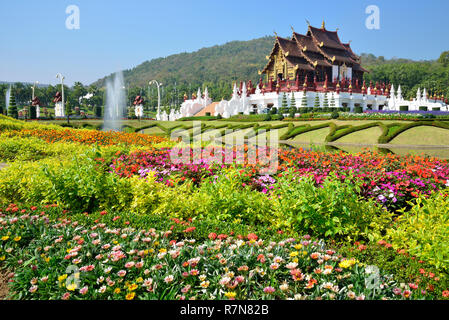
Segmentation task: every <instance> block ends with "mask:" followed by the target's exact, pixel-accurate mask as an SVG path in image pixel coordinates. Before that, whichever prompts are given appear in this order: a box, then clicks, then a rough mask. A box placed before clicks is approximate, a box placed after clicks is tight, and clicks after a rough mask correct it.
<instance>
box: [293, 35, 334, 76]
mask: <svg viewBox="0 0 449 320" xmlns="http://www.w3.org/2000/svg"><path fill="white" fill-rule="evenodd" d="M295 33H296V32H294V33H293V38H294V39H295V40H296V45H297V46H298V48H299V49H300V50H299V51H300V52H301V55H302V57H303V58H304V59H306V61H307V62H308V63H309V64H310V65H311V66H313V67H314V68H316V66H317V65H318V60H315V61H313V60H312V59H310V58H309V57H308V56H307V55H306V54H304V51H305V50H304V49H307V47H303V46H302V45H301V43H300V42H299V41H298V38H297V37H296V34H295ZM320 53H321V52H320ZM323 58H324V60H325V59H326V57H325V56H324V55H323ZM329 65H332V64H329Z"/></svg>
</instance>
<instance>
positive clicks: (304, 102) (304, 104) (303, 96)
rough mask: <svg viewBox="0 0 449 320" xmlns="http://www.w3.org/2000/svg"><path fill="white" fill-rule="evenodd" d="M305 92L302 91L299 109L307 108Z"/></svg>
mask: <svg viewBox="0 0 449 320" xmlns="http://www.w3.org/2000/svg"><path fill="white" fill-rule="evenodd" d="M307 104H308V103H307V92H306V91H303V95H302V99H301V107H303V108H307Z"/></svg>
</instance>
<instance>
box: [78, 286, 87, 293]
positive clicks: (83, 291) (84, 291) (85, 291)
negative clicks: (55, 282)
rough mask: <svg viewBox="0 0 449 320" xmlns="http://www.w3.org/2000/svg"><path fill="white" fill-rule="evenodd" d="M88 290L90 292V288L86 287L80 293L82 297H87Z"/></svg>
mask: <svg viewBox="0 0 449 320" xmlns="http://www.w3.org/2000/svg"><path fill="white" fill-rule="evenodd" d="M88 290H89V289H88V287H87V286H85V287H83V288H81V289H80V293H81V294H82V295H85V294H86V293H87V291H88Z"/></svg>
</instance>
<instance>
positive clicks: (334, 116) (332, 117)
mask: <svg viewBox="0 0 449 320" xmlns="http://www.w3.org/2000/svg"><path fill="white" fill-rule="evenodd" d="M339 116H340V115H339V114H338V111H333V112H332V114H331V119H338V117H339Z"/></svg>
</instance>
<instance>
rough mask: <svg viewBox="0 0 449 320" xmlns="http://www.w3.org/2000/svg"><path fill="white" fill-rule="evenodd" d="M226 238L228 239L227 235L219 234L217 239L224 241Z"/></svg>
mask: <svg viewBox="0 0 449 320" xmlns="http://www.w3.org/2000/svg"><path fill="white" fill-rule="evenodd" d="M227 237H228V235H227V234H219V235H218V239H220V240H224V239H226V238H227Z"/></svg>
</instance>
